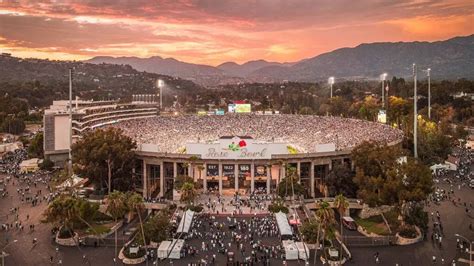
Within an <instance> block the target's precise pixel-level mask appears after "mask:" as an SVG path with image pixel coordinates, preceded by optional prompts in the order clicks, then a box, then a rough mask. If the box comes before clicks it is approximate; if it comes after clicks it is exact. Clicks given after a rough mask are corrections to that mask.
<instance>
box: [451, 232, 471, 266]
mask: <svg viewBox="0 0 474 266" xmlns="http://www.w3.org/2000/svg"><path fill="white" fill-rule="evenodd" d="M454 235H455V236H456V237H460V238H462V239H464V240H466V241H467V242H468V243H469V265H471V264H472V241H470V240H469V239H467V238H466V237H464V236H462V235H460V234H454Z"/></svg>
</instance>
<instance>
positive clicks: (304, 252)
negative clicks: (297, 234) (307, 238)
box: [295, 242, 309, 260]
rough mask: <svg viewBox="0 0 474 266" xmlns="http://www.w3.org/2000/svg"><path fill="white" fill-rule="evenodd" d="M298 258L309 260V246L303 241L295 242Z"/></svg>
mask: <svg viewBox="0 0 474 266" xmlns="http://www.w3.org/2000/svg"><path fill="white" fill-rule="evenodd" d="M295 245H296V248H297V249H298V257H299V259H300V260H309V248H308V246H307V245H306V244H305V243H304V242H295Z"/></svg>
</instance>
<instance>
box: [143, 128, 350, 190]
mask: <svg viewBox="0 0 474 266" xmlns="http://www.w3.org/2000/svg"><path fill="white" fill-rule="evenodd" d="M150 146H151V145H143V146H141V147H139V149H138V150H137V151H136V153H137V156H138V158H139V166H138V167H137V169H136V172H135V175H136V177H137V180H140V181H141V182H142V183H141V184H137V187H140V188H141V189H138V190H139V191H140V192H142V193H143V196H144V197H150V198H154V197H156V196H159V197H167V198H171V197H172V195H173V188H174V186H173V185H174V181H175V180H176V177H178V176H183V175H186V176H191V177H192V178H193V179H194V180H195V181H196V182H197V183H198V184H199V186H200V187H202V189H203V191H204V192H207V191H209V190H210V191H214V192H216V193H219V194H224V193H235V192H239V193H240V194H245V193H251V192H259V193H271V192H273V191H275V189H276V188H277V186H278V183H279V182H280V181H281V180H282V178H284V177H285V176H286V174H287V173H286V172H287V171H288V169H290V168H293V169H294V170H295V171H296V175H297V176H299V178H300V182H301V183H302V184H303V185H304V188H305V190H306V196H311V197H314V196H316V195H318V194H319V195H320V194H323V195H324V194H325V193H326V192H325V186H324V180H325V179H326V177H327V176H328V174H329V171H331V169H332V167H334V166H335V165H336V164H345V165H346V166H347V167H352V163H351V159H350V151H335V150H332V151H322V152H316V153H301V154H290V153H289V152H288V149H287V145H286V143H265V142H258V141H255V140H253V139H252V138H251V137H248V136H224V137H222V138H220V139H219V140H217V141H215V142H214V143H190V144H188V145H187V147H186V154H183V153H167V152H165V153H162V152H158V151H153V150H151V149H150ZM290 190H291V188H289V191H290Z"/></svg>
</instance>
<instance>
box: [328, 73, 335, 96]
mask: <svg viewBox="0 0 474 266" xmlns="http://www.w3.org/2000/svg"><path fill="white" fill-rule="evenodd" d="M328 83H329V86H331V99H332V85H334V77H329V78H328Z"/></svg>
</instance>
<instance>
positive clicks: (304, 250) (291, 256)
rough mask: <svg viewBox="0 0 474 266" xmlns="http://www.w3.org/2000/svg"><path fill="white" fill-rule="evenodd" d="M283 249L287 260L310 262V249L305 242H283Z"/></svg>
mask: <svg viewBox="0 0 474 266" xmlns="http://www.w3.org/2000/svg"><path fill="white" fill-rule="evenodd" d="M282 245H283V249H284V250H285V258H286V260H308V259H309V248H308V246H307V245H306V244H305V243H304V242H295V241H293V240H283V241H282Z"/></svg>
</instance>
